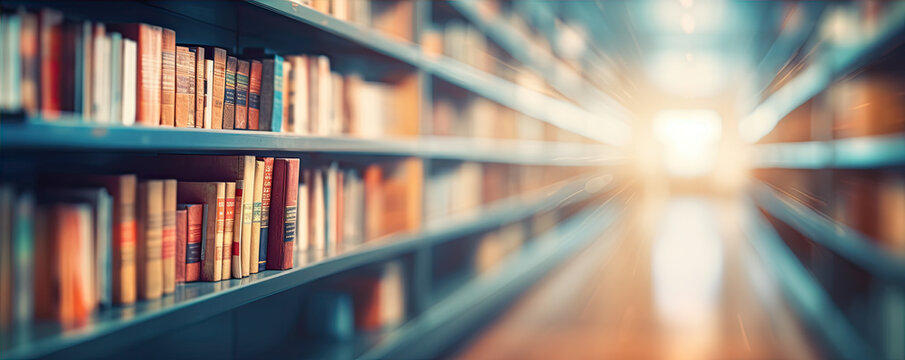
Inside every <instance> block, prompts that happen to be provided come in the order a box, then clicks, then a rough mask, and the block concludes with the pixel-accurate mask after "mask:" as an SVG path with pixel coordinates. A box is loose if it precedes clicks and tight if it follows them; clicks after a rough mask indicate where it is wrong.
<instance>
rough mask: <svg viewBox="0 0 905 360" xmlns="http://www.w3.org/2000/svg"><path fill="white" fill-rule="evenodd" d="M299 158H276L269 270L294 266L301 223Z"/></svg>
mask: <svg viewBox="0 0 905 360" xmlns="http://www.w3.org/2000/svg"><path fill="white" fill-rule="evenodd" d="M298 199H299V159H275V160H274V161H273V183H272V185H271V203H270V232H269V234H268V239H267V242H268V244H267V269H271V270H286V269H292V254H293V252H292V251H293V244H295V236H296V231H297V228H296V225H297V224H298Z"/></svg>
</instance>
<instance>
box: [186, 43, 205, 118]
mask: <svg viewBox="0 0 905 360" xmlns="http://www.w3.org/2000/svg"><path fill="white" fill-rule="evenodd" d="M189 51H191V52H193V53H195V124H193V125H192V126H194V127H196V128H200V127H204V107H205V97H204V94H205V93H206V91H207V90H206V89H207V87H206V86H205V82H204V80H205V79H206V78H205V74H207V68H206V67H205V61H204V59H205V58H204V48H203V47H197V46H194V47H190V48H189Z"/></svg>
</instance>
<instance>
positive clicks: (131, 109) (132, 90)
mask: <svg viewBox="0 0 905 360" xmlns="http://www.w3.org/2000/svg"><path fill="white" fill-rule="evenodd" d="M137 72H138V47H137V45H136V44H135V41H134V40H131V39H123V76H122V79H123V84H122V87H123V97H122V102H123V114H122V124H123V125H132V124H135V119H136V111H137V108H136V104H135V101H136V100H137V98H138V93H137V85H136V81H137V77H138V75H137Z"/></svg>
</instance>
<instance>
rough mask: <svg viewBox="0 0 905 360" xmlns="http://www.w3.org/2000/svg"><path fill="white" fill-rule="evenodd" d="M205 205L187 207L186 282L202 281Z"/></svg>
mask: <svg viewBox="0 0 905 360" xmlns="http://www.w3.org/2000/svg"><path fill="white" fill-rule="evenodd" d="M204 206H205V205H204V204H194V205H188V206H186V223H187V227H186V229H187V233H186V239H185V259H184V261H185V282H192V281H198V280H201V246H202V243H201V241H202V236H203V235H204V232H203V229H204V228H203V227H202V226H204V216H205V214H204Z"/></svg>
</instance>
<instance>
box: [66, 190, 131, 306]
mask: <svg viewBox="0 0 905 360" xmlns="http://www.w3.org/2000/svg"><path fill="white" fill-rule="evenodd" d="M79 183H80V184H84V185H99V186H103V187H105V188H106V189H107V192H108V193H110V195H112V196H113V302H114V303H115V304H131V303H134V302H135V298H136V284H135V283H136V269H135V236H136V222H135V200H136V189H137V183H138V181H137V179H136V177H135V175H110V176H88V177H82V178H81V179H80V181H79Z"/></svg>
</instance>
